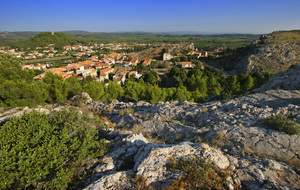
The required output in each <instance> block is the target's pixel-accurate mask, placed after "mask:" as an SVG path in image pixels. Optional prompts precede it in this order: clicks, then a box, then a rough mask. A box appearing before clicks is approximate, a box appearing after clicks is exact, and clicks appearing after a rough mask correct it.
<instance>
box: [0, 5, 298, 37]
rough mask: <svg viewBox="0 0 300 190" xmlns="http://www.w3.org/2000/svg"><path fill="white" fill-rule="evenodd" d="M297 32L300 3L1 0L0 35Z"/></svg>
mask: <svg viewBox="0 0 300 190" xmlns="http://www.w3.org/2000/svg"><path fill="white" fill-rule="evenodd" d="M291 29H300V0H210V1H209V0H205V1H203V0H52V1H48V0H0V31H65V30H85V31H90V32H119V31H145V32H165V31H167V32H170V31H194V32H209V33H210V32H211V33H257V34H263V33H270V32H272V31H275V30H291Z"/></svg>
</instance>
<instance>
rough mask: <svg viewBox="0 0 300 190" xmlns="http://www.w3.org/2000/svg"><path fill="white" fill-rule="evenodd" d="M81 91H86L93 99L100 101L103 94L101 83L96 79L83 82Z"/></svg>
mask: <svg viewBox="0 0 300 190" xmlns="http://www.w3.org/2000/svg"><path fill="white" fill-rule="evenodd" d="M83 91H84V92H87V93H88V94H89V95H90V97H91V98H92V99H93V100H95V101H100V100H101V99H102V97H103V96H104V94H105V89H104V86H103V84H101V83H99V82H96V81H93V82H87V83H84V85H83Z"/></svg>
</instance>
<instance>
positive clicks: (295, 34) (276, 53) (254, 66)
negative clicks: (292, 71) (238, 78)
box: [224, 30, 300, 74]
mask: <svg viewBox="0 0 300 190" xmlns="http://www.w3.org/2000/svg"><path fill="white" fill-rule="evenodd" d="M296 63H300V30H292V31H279V32H273V33H271V34H267V35H262V36H261V37H260V38H259V39H258V40H256V41H254V42H253V43H252V44H251V45H250V46H248V47H247V48H246V49H245V51H244V52H242V53H241V54H239V55H238V57H237V58H236V59H235V60H233V61H227V62H226V63H225V64H224V69H225V70H226V71H228V73H230V74H238V73H251V72H253V71H255V70H259V71H271V72H275V73H277V72H281V71H286V70H287V69H288V68H289V67H290V66H291V65H294V64H296Z"/></svg>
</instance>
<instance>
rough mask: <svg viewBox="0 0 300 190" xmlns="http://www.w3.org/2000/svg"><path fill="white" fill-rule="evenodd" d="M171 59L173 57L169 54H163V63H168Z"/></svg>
mask: <svg viewBox="0 0 300 190" xmlns="http://www.w3.org/2000/svg"><path fill="white" fill-rule="evenodd" d="M172 58H173V56H172V55H171V54H170V53H164V54H163V61H169V60H171V59H172Z"/></svg>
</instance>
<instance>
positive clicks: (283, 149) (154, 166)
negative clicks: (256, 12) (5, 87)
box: [0, 65, 300, 190]
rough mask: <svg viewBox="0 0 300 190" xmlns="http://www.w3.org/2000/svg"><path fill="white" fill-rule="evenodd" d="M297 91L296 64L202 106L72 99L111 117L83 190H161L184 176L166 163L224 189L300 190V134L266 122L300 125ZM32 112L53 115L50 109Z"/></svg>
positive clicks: (6, 117) (299, 70)
mask: <svg viewBox="0 0 300 190" xmlns="http://www.w3.org/2000/svg"><path fill="white" fill-rule="evenodd" d="M299 89H300V65H296V66H294V67H292V68H290V70H288V71H287V72H285V73H278V74H276V75H275V76H274V78H272V79H271V80H270V81H269V83H268V84H266V85H264V86H262V87H261V88H260V89H256V90H255V91H254V93H253V94H250V95H247V96H244V97H240V98H235V99H231V100H226V101H212V102H207V103H205V104H197V103H191V102H187V101H182V102H179V101H172V102H159V103H157V104H155V105H151V104H149V103H146V102H121V101H117V100H114V101H112V102H110V103H101V102H95V101H92V100H91V98H90V97H89V96H88V95H87V94H82V95H80V96H77V98H82V97H84V102H83V104H82V105H81V106H80V107H77V108H78V109H79V110H82V111H85V112H88V113H90V115H94V114H95V113H101V114H102V116H104V117H106V118H109V120H108V121H106V126H107V127H106V128H105V129H102V130H101V131H100V134H101V135H102V137H105V138H106V139H107V140H109V141H113V142H114V145H113V148H112V149H111V151H110V152H109V153H107V154H106V155H105V156H104V157H103V158H102V159H101V161H100V164H98V165H96V166H95V167H94V169H93V171H92V172H91V175H90V176H89V177H88V179H87V180H86V181H85V182H84V183H85V184H86V186H85V189H89V190H92V189H136V184H137V182H136V180H135V179H136V176H139V177H140V178H142V179H144V181H143V183H145V185H146V186H148V188H149V187H152V188H153V189H162V188H163V187H168V186H169V185H170V184H171V183H172V182H173V181H175V180H177V179H178V178H179V177H180V176H184V173H183V171H180V170H170V169H168V167H167V165H168V163H170V162H172V161H174V160H182V159H192V158H195V157H196V158H203V159H207V160H211V161H212V162H213V163H215V164H216V166H217V167H218V168H220V169H223V170H230V175H228V176H226V179H225V180H226V187H225V188H226V189H240V188H241V189H300V160H299V158H300V135H288V134H286V133H284V132H279V131H275V130H273V129H271V128H270V126H268V125H267V124H266V123H265V122H264V121H265V120H266V119H267V118H269V117H270V116H272V115H276V114H281V115H285V116H288V117H290V118H293V119H294V121H295V122H297V123H298V124H299V123H300V115H299V113H300V90H299ZM67 104H68V103H65V104H60V105H53V106H52V107H51V109H53V110H60V109H62V108H63V107H65V106H66V105H67ZM35 109H38V110H40V111H44V112H46V113H48V112H50V110H51V109H50V107H49V105H48V106H47V107H38V108H35ZM30 110H31V109H29V108H24V109H19V108H15V109H14V110H9V111H7V112H4V113H2V114H1V115H0V117H1V118H0V122H2V123H3V122H5V121H7V120H9V119H10V118H11V117H12V116H13V115H16V116H18V115H22V114H23V113H24V111H30ZM134 176H135V177H134Z"/></svg>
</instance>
